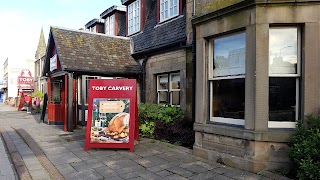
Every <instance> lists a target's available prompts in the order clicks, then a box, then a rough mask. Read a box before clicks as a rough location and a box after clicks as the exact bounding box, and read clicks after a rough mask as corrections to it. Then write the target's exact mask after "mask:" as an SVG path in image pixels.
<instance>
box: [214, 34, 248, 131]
mask: <svg viewBox="0 0 320 180" xmlns="http://www.w3.org/2000/svg"><path fill="white" fill-rule="evenodd" d="M242 33H244V34H245V35H246V36H247V34H246V32H245V31H244V32H238V33H233V34H229V35H227V36H232V35H237V34H242ZM227 36H222V37H221V38H223V37H227ZM208 44H209V45H208V57H209V58H208V59H209V60H208V68H209V70H208V72H209V73H208V80H209V84H210V106H209V109H210V117H209V119H210V121H211V122H218V123H226V124H233V125H241V126H244V125H245V120H244V119H235V118H224V117H214V116H213V109H212V104H213V81H215V80H223V79H242V78H243V79H245V74H241V75H231V76H222V77H214V75H213V74H214V73H213V65H214V62H213V59H214V58H213V57H214V38H213V39H210V41H209V43H208ZM246 53H247V49H246ZM245 61H246V60H245ZM245 63H247V62H245Z"/></svg>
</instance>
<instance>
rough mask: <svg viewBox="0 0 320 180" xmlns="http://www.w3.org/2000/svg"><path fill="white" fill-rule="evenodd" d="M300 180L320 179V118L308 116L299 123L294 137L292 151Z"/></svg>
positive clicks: (291, 156) (291, 155)
mask: <svg viewBox="0 0 320 180" xmlns="http://www.w3.org/2000/svg"><path fill="white" fill-rule="evenodd" d="M290 158H291V159H292V161H293V163H294V165H295V167H296V169H297V173H298V174H297V176H298V178H299V179H318V180H319V179H320V173H319V170H320V116H317V115H309V116H307V123H303V122H302V121H299V122H298V124H297V127H296V130H295V133H294V135H293V137H292V145H291V150H290Z"/></svg>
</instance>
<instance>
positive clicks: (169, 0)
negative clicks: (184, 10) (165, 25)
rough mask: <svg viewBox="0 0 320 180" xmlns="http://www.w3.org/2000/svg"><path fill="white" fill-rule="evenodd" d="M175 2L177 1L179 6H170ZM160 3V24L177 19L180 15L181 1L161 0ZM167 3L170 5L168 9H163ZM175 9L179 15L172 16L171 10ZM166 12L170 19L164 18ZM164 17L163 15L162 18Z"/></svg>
mask: <svg viewBox="0 0 320 180" xmlns="http://www.w3.org/2000/svg"><path fill="white" fill-rule="evenodd" d="M174 1H177V4H176V5H175V4H173V6H170V4H171V3H170V2H174ZM158 2H159V22H160V23H161V22H165V21H167V20H169V19H172V18H175V17H177V16H179V15H180V0H159V1H158ZM166 2H167V3H168V7H167V9H163V8H165V7H164V6H165V5H164V4H165V3H166ZM162 5H163V6H162ZM174 7H176V8H177V13H176V14H170V9H173V8H174ZM165 10H166V11H168V17H164V16H165ZM173 11H174V10H173ZM162 15H163V17H162Z"/></svg>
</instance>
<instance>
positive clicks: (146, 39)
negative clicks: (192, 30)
mask: <svg viewBox="0 0 320 180" xmlns="http://www.w3.org/2000/svg"><path fill="white" fill-rule="evenodd" d="M157 3H158V1H153V2H152V4H151V6H150V10H149V12H147V20H146V24H145V27H144V28H143V31H142V32H140V33H138V34H136V35H133V36H131V37H132V39H133V41H134V53H139V52H143V51H146V50H150V49H157V48H160V47H163V46H166V45H170V44H173V43H177V42H185V41H186V16H185V9H184V10H183V15H181V16H178V17H176V18H173V19H172V20H169V21H167V22H163V23H160V24H158V22H157V18H158V17H157V13H158V12H157V11H158V9H157Z"/></svg>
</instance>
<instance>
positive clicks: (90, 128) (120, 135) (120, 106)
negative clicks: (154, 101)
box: [85, 79, 140, 152]
mask: <svg viewBox="0 0 320 180" xmlns="http://www.w3.org/2000/svg"><path fill="white" fill-rule="evenodd" d="M136 83H137V82H136V80H135V79H93V80H90V90H89V102H88V121H87V130H86V145H85V151H88V150H89V148H125V149H130V152H133V151H134V140H138V141H139V140H140V138H139V123H138V110H137V109H138V108H137V107H138V106H137V87H136ZM109 115H110V116H109ZM107 116H108V117H107ZM102 118H104V119H102ZM110 119H111V120H110ZM120 119H121V120H120ZM116 122H123V124H122V125H119V126H118V125H117V126H116V125H115V124H116ZM125 123H126V124H125ZM102 124H103V125H102ZM121 127H122V129H121ZM115 128H117V129H121V130H120V132H119V131H118V132H117V131H116V130H112V129H115Z"/></svg>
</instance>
